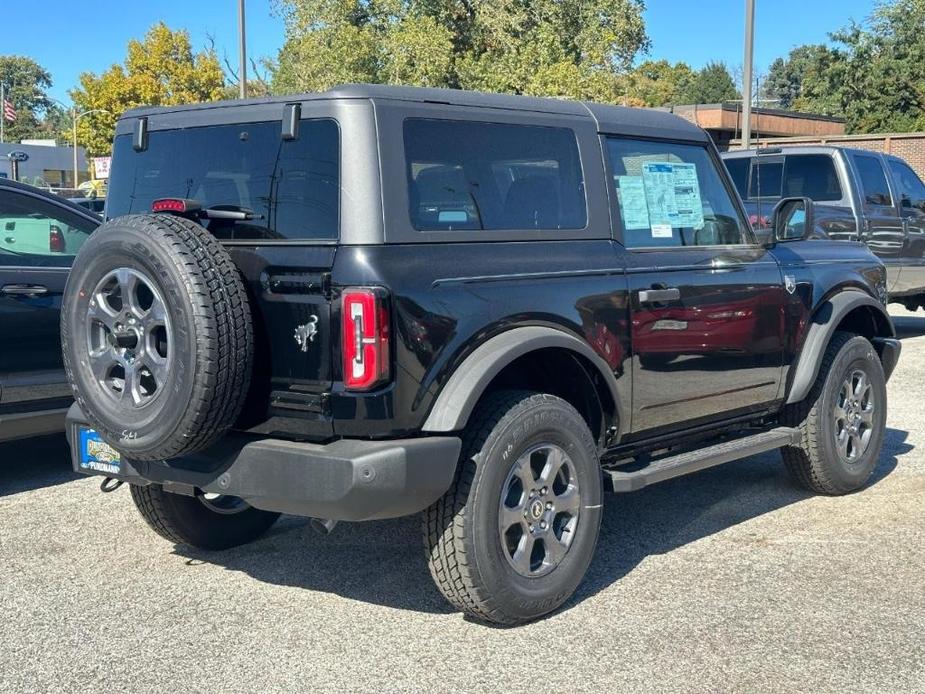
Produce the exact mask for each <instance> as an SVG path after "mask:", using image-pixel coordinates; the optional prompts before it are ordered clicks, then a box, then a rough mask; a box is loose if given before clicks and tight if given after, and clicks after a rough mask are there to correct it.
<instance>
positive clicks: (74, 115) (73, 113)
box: [71, 104, 78, 190]
mask: <svg viewBox="0 0 925 694" xmlns="http://www.w3.org/2000/svg"><path fill="white" fill-rule="evenodd" d="M71 119H72V122H73V126H74V131H73V136H74V141H73V144H74V181H73V183H72V187H73V188H74V190H77V183H78V181H77V105H76V104H75V105H74V108H72V109H71Z"/></svg>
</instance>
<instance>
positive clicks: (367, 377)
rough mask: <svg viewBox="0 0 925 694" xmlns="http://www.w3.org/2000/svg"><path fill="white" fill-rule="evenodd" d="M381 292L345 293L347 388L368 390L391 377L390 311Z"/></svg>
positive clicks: (344, 334) (359, 290)
mask: <svg viewBox="0 0 925 694" xmlns="http://www.w3.org/2000/svg"><path fill="white" fill-rule="evenodd" d="M385 298H386V297H385V291H384V290H382V289H372V288H369V289H367V288H363V289H355V288H351V289H347V290H346V291H345V292H344V293H343V309H342V315H343V321H342V322H343V332H342V335H341V339H342V340H343V352H344V385H345V386H346V387H347V389H348V390H369V389H370V388H372V387H374V386H376V385H379V384H380V383H382V382H383V381H387V380H388V378H389V312H388V308H387V306H386V301H385Z"/></svg>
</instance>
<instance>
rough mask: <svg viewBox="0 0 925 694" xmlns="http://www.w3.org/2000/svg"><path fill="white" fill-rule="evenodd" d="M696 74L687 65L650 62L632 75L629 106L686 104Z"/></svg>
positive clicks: (662, 61) (630, 76) (629, 80)
mask: <svg viewBox="0 0 925 694" xmlns="http://www.w3.org/2000/svg"><path fill="white" fill-rule="evenodd" d="M693 79H694V71H693V70H692V69H691V67H690V65H688V64H687V63H675V64H674V65H672V64H671V63H669V62H668V61H667V60H647V61H645V62H643V63H640V64H639V66H638V67H637V68H636V69H635V70H633V71H632V73H630V75H629V78H628V80H627V83H628V87H627V103H629V104H632V105H635V106H669V105H672V104H680V103H683V102H685V101H686V99H687V96H688V94H689V93H690V88H691V82H692V81H693Z"/></svg>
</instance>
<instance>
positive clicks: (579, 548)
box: [424, 392, 602, 624]
mask: <svg viewBox="0 0 925 694" xmlns="http://www.w3.org/2000/svg"><path fill="white" fill-rule="evenodd" d="M601 501H602V486H601V471H600V464H599V461H598V457H597V449H596V445H595V443H594V438H593V437H592V435H591V432H590V430H589V429H588V425H587V424H586V423H585V421H584V420H583V419H582V418H581V415H579V414H578V412H577V411H576V410H575V409H574V408H573V407H572V406H571V405H570V404H568V403H567V402H565V401H564V400H561V399H560V398H557V397H554V396H552V395H544V394H539V393H530V392H503V393H497V394H494V395H492V396H489V397H488V398H487V399H486V400H485V401H484V402H483V403H481V405H480V407H479V410H478V411H477V414H476V416H475V417H474V418H473V421H472V422H471V423H470V426H469V427H468V428H467V430H466V432H465V435H464V443H463V453H462V457H461V460H460V464H459V469H458V470H457V474H456V478H455V481H454V483H453V485H452V487H451V488H450V490H449V491H448V492H447V493H446V494H445V495H444V496H443V498H442V499H440V500H439V501H438V502H437V503H435V504H434V505H433V506H432V507H431V508H429V509H428V510H427V511H426V512H425V514H424V542H425V548H426V550H427V557H428V562H429V566H430V571H431V575H432V576H433V578H434V581H435V582H436V584H437V587H438V588H439V589H440V591H441V592H442V593H443V595H444V596H445V597H446V598H447V600H449V601H450V602H451V603H452V604H453V605H455V606H456V607H457V608H459V609H461V610H463V611H465V612H467V613H469V614H471V615H473V616H476V617H478V618H481V619H484V620H486V621H490V622H496V623H500V624H517V623H520V622H524V621H527V620H530V619H534V618H536V617H539V616H541V615H543V614H546V613H548V612H551V611H552V610H554V609H556V608H557V607H559V606H560V605H561V604H562V603H563V602H565V600H566V599H568V597H569V596H570V595H571V594H572V593H573V592H574V591H575V588H577V586H578V584H579V583H580V582H581V580H582V578H583V577H584V575H585V572H586V571H587V569H588V565H589V564H590V562H591V558H592V556H593V554H594V548H595V545H596V543H597V536H598V530H599V528H600V521H601Z"/></svg>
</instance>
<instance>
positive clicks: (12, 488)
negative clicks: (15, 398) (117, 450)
mask: <svg viewBox="0 0 925 694" xmlns="http://www.w3.org/2000/svg"><path fill="white" fill-rule="evenodd" d="M77 478H78V475H77V474H75V473H74V472H73V471H72V470H71V451H70V448H69V447H68V445H67V440H66V439H65V438H64V435H63V434H56V435H54V436H40V437H36V438H33V439H23V440H21V441H9V442H7V443H0V497H2V496H7V495H9V494H18V493H20V492H26V491H29V490H32V489H41V488H42V487H52V486H54V485H56V484H64V483H65V482H71V481H73V480H76V479H77Z"/></svg>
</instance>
